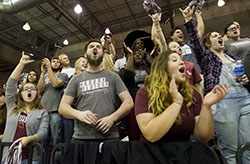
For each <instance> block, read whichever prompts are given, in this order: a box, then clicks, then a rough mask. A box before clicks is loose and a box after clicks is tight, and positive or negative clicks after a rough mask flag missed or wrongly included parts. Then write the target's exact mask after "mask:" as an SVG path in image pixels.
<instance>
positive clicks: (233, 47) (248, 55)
mask: <svg viewBox="0 0 250 164" xmlns="http://www.w3.org/2000/svg"><path fill="white" fill-rule="evenodd" d="M224 51H225V52H228V53H230V54H233V55H235V56H238V57H239V58H240V59H241V61H242V63H243V65H244V69H245V73H246V74H247V76H248V78H250V39H247V38H246V39H241V40H238V41H226V42H225V49H224Z"/></svg>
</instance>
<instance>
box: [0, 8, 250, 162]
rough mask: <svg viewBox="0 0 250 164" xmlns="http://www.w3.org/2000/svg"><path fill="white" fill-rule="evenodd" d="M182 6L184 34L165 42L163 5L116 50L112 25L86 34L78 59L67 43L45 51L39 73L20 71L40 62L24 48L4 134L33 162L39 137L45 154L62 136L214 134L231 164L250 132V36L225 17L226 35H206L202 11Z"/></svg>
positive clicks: (5, 101)
mask: <svg viewBox="0 0 250 164" xmlns="http://www.w3.org/2000/svg"><path fill="white" fill-rule="evenodd" d="M180 12H181V13H182V15H183V18H184V20H185V24H184V25H185V28H186V32H187V34H188V36H189V37H188V39H189V40H188V41H186V42H185V41H184V34H183V33H184V30H183V29H181V28H179V27H176V28H174V29H173V30H172V31H171V32H170V38H171V41H170V42H168V43H167V41H166V39H165V37H164V34H163V32H162V29H161V26H160V21H161V13H155V14H152V15H150V18H151V19H152V31H151V34H150V33H146V32H142V31H139V30H137V31H134V32H132V33H130V34H129V35H130V36H129V35H128V36H129V37H128V38H126V39H124V40H125V41H124V43H123V49H122V51H121V53H122V54H121V57H122V58H120V59H117V55H116V51H115V47H114V45H113V44H112V34H105V35H104V36H103V37H101V39H100V40H90V41H89V42H88V43H87V44H86V47H85V49H84V52H85V53H84V54H83V55H82V56H81V57H80V58H79V59H78V60H77V61H76V62H75V64H74V66H75V67H74V68H72V67H71V66H70V59H69V57H68V55H67V54H65V53H63V54H60V55H59V56H58V57H57V56H55V57H53V58H52V59H48V58H44V59H43V60H42V64H41V74H40V76H39V74H38V73H37V72H36V71H35V70H31V71H30V72H28V75H27V77H25V78H20V76H21V73H22V71H23V69H24V67H25V66H26V65H27V64H29V63H31V62H34V61H33V60H31V59H30V58H29V56H27V55H25V54H24V52H23V53H22V57H21V59H20V61H19V63H18V65H17V66H16V68H15V69H14V71H13V72H12V74H11V75H10V77H9V79H8V81H7V82H6V85H5V84H4V85H3V86H2V88H1V89H0V134H1V135H0V139H1V141H2V142H14V141H16V140H18V141H20V142H21V143H22V147H23V151H22V159H23V162H24V163H25V162H26V163H27V158H28V155H29V150H28V145H29V143H31V142H41V143H42V144H43V145H44V148H45V150H46V154H47V156H48V154H49V153H50V151H51V148H53V146H55V145H56V144H58V143H63V142H72V143H81V142H83V141H84V142H88V141H92V142H103V141H107V140H118V141H119V140H125V141H133V140H137V141H142V142H151V143H164V142H180V141H181V142H197V141H199V142H205V143H208V142H209V141H210V140H211V139H214V140H217V141H218V145H219V149H220V152H221V155H222V156H221V158H222V159H223V161H224V162H225V163H228V164H235V163H236V161H235V155H236V151H237V149H238V148H239V146H240V145H241V144H243V143H246V142H250V138H249V136H250V130H249V129H250V124H249V120H250V95H249V91H250V84H249V77H250V71H249V59H250V58H249V54H250V53H249V52H250V46H249V45H250V39H248V38H241V37H240V24H239V23H238V22H232V23H230V24H228V25H227V26H226V27H225V30H224V37H222V35H221V34H220V33H218V32H216V31H211V32H209V33H208V34H206V35H205V36H204V31H205V30H204V28H205V26H204V23H203V20H202V16H201V11H200V10H196V11H195V9H194V7H191V8H190V7H187V8H185V9H184V10H182V9H180ZM131 36H132V37H131ZM242 65H243V66H244V68H245V73H244V72H243V71H242V69H243V68H242V67H243V66H242ZM239 69H240V71H241V72H240V73H241V74H239V71H238V72H237V71H236V70H239ZM7 150H8V149H7V148H5V149H4V150H3V156H2V161H3V160H4V159H5V156H6V153H7ZM33 156H34V157H33V163H39V162H38V160H37V157H38V154H36V153H35V154H34V155H33ZM244 162H245V163H250V156H247V155H245V156H244Z"/></svg>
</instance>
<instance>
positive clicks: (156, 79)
mask: <svg viewBox="0 0 250 164" xmlns="http://www.w3.org/2000/svg"><path fill="white" fill-rule="evenodd" d="M226 94H227V86H226V85H223V86H222V85H217V86H215V87H214V88H213V90H212V91H211V92H210V93H208V94H207V95H206V96H205V97H204V99H203V100H202V98H201V96H200V94H199V93H198V92H197V91H196V90H195V88H194V87H192V86H191V85H190V84H189V82H188V80H186V76H185V65H184V62H183V60H182V58H181V56H180V55H178V54H177V53H176V52H173V51H166V52H163V53H161V54H160V55H159V56H157V57H156V58H155V60H154V61H153V63H152V65H151V73H150V75H149V76H148V77H147V78H146V79H145V87H143V88H141V89H140V90H139V91H138V92H137V95H136V100H135V114H136V120H137V123H138V125H139V128H140V130H141V133H142V134H141V140H142V141H149V142H157V141H160V142H167V141H189V140H190V136H191V135H192V134H193V136H194V137H195V139H196V140H198V141H202V142H207V141H209V140H210V139H211V138H212V137H213V135H214V124H213V118H212V113H211V108H210V107H211V105H213V104H216V103H218V102H219V101H220V100H221V99H222V98H223V97H224V96H225V95H226Z"/></svg>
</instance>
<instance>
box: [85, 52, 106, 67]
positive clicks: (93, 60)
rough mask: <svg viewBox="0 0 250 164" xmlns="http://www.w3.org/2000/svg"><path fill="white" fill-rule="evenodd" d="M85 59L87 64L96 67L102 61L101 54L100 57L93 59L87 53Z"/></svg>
mask: <svg viewBox="0 0 250 164" xmlns="http://www.w3.org/2000/svg"><path fill="white" fill-rule="evenodd" d="M87 60H88V63H89V65H91V66H95V67H97V66H99V65H100V64H101V63H102V60H103V55H102V56H100V57H98V58H97V59H96V60H95V59H91V55H88V54H87Z"/></svg>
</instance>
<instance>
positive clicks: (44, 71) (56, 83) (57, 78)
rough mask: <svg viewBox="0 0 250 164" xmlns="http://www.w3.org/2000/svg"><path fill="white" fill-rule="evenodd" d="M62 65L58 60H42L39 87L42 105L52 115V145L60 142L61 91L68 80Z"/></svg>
mask: <svg viewBox="0 0 250 164" xmlns="http://www.w3.org/2000/svg"><path fill="white" fill-rule="evenodd" d="M60 71H61V64H60V61H59V59H58V58H53V59H52V60H51V62H50V60H49V59H48V58H44V59H43V60H42V65H41V75H40V79H39V81H38V84H37V87H38V89H39V91H40V92H41V93H43V94H42V97H41V105H42V106H43V107H45V108H46V109H48V110H49V111H50V112H51V113H50V132H51V137H50V138H51V139H52V144H56V143H57V140H58V133H59V125H60V120H61V119H60V115H59V114H58V106H59V103H60V100H61V90H62V89H63V85H64V82H65V81H66V80H67V79H68V76H67V74H65V73H61V72H60Z"/></svg>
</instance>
